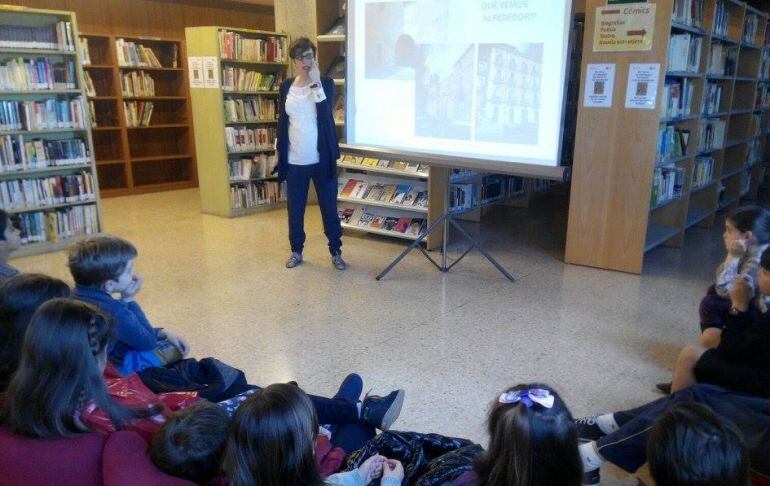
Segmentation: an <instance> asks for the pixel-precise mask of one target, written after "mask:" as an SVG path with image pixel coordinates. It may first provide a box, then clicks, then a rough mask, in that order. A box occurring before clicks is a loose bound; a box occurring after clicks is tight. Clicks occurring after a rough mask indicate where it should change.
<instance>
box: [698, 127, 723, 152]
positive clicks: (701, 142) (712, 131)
mask: <svg viewBox="0 0 770 486" xmlns="http://www.w3.org/2000/svg"><path fill="white" fill-rule="evenodd" d="M726 126H727V124H726V123H725V121H724V120H719V119H713V120H704V121H701V123H700V127H699V130H700V134H699V137H698V150H699V151H702V150H712V149H721V148H722V147H724V145H725V128H726Z"/></svg>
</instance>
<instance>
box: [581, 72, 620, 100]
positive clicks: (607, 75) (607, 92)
mask: <svg viewBox="0 0 770 486" xmlns="http://www.w3.org/2000/svg"><path fill="white" fill-rule="evenodd" d="M585 90H586V91H585V94H584V95H583V106H585V107H586V108H611V107H612V96H613V95H614V94H615V65H614V64H589V65H588V66H587V67H586V85H585Z"/></svg>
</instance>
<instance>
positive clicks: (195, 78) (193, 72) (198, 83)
mask: <svg viewBox="0 0 770 486" xmlns="http://www.w3.org/2000/svg"><path fill="white" fill-rule="evenodd" d="M187 67H188V69H189V70H190V74H189V77H190V88H202V87H203V62H202V61H201V58H200V57H188V58H187Z"/></svg>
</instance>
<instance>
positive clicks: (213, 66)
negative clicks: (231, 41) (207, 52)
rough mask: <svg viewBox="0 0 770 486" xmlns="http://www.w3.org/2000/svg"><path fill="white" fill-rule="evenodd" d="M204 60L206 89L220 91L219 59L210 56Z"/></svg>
mask: <svg viewBox="0 0 770 486" xmlns="http://www.w3.org/2000/svg"><path fill="white" fill-rule="evenodd" d="M202 59H203V85H204V87H206V88H213V89H219V69H218V68H217V58H216V57H214V56H208V57H204V58H202Z"/></svg>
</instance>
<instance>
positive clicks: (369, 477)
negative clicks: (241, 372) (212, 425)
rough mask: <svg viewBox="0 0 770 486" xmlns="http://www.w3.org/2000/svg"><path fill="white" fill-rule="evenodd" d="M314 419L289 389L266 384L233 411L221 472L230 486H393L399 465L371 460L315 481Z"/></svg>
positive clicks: (301, 397) (299, 392)
mask: <svg viewBox="0 0 770 486" xmlns="http://www.w3.org/2000/svg"><path fill="white" fill-rule="evenodd" d="M317 435H318V420H317V418H316V413H315V409H314V408H313V404H312V403H311V402H310V399H309V398H308V396H307V395H305V393H304V392H303V391H302V390H300V389H299V388H297V387H296V386H293V385H289V384H282V383H279V384H274V385H270V386H268V387H267V388H265V389H264V390H262V391H261V392H259V393H256V394H254V395H253V396H251V397H250V398H249V399H247V400H246V401H245V402H243V404H242V405H241V406H240V407H238V410H237V411H236V412H235V416H234V417H233V421H232V423H231V427H230V435H229V437H228V441H227V447H226V449H225V455H224V460H223V469H224V473H225V477H226V479H227V482H228V484H230V485H231V486H285V485H289V484H291V485H302V486H323V485H341V486H365V485H367V484H369V483H371V482H372V481H373V480H374V479H377V478H380V477H381V478H382V479H381V482H380V484H381V485H382V486H398V485H400V484H401V480H402V479H403V477H404V469H403V466H402V465H401V463H400V462H398V461H393V460H389V459H386V458H385V457H383V456H380V455H376V456H372V457H370V458H369V459H367V460H366V461H365V462H364V463H363V464H362V465H361V467H359V468H358V469H355V470H353V471H349V472H345V473H339V474H334V475H332V476H329V477H327V478H326V480H324V479H322V478H321V475H320V473H319V472H318V468H317V466H316V461H315V458H314V445H315V439H316V436H317Z"/></svg>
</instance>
